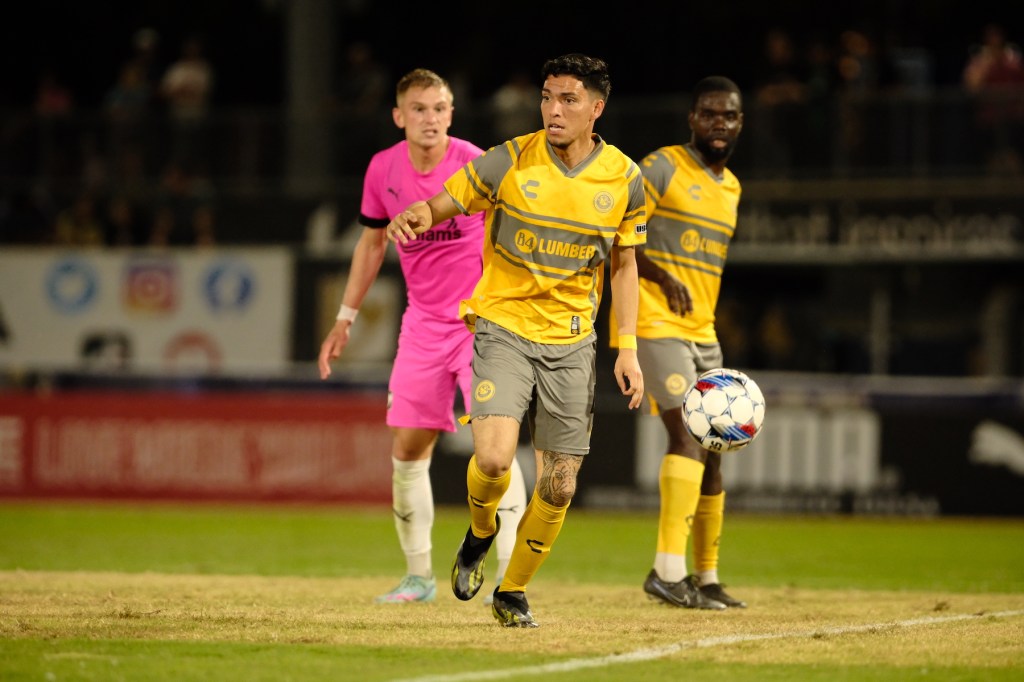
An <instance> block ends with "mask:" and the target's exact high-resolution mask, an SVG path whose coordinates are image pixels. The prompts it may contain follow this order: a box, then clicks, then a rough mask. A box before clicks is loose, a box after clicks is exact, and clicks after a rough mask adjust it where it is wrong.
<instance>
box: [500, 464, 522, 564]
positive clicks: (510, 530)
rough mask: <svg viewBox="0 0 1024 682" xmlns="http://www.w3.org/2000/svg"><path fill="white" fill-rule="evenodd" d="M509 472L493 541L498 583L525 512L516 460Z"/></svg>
mask: <svg viewBox="0 0 1024 682" xmlns="http://www.w3.org/2000/svg"><path fill="white" fill-rule="evenodd" d="M511 470H512V480H511V481H509V484H508V490H506V491H505V495H504V496H503V497H502V498H501V501H500V502H498V516H500V517H501V529H500V530H499V531H498V537H496V538H495V539H494V545H495V556H496V557H497V559H498V570H497V571H495V574H494V575H495V576H496V578H497V580H498V581H500V580H501V578H502V576H504V575H505V568H506V567H507V566H508V562H509V559H511V558H512V550H513V549H514V548H515V546H516V529H517V528H518V527H519V521H520V520H521V519H522V518H523V512H525V511H526V481H525V480H524V479H523V470H522V469H521V468H520V466H519V460H518V459H513V460H512V466H511Z"/></svg>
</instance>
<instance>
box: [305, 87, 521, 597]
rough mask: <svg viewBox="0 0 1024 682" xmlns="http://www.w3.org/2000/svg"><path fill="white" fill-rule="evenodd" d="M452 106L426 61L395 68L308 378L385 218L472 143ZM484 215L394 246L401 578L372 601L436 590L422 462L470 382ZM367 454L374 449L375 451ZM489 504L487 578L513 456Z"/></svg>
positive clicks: (338, 336) (355, 304) (509, 516)
mask: <svg viewBox="0 0 1024 682" xmlns="http://www.w3.org/2000/svg"><path fill="white" fill-rule="evenodd" d="M453 111H454V106H453V96H452V91H451V87H450V86H449V84H448V83H447V81H445V80H444V79H443V78H441V77H440V76H439V75H437V74H436V73H434V72H432V71H429V70H427V69H415V70H413V71H411V72H410V73H408V74H406V75H405V76H403V77H402V78H401V79H400V80H399V81H398V85H397V88H396V106H395V107H394V109H393V110H392V116H393V118H394V122H395V125H396V126H398V127H399V128H402V129H404V131H405V139H404V140H403V141H401V142H399V143H397V144H395V145H393V146H391V147H389V148H387V149H384V150H382V151H380V152H378V153H377V154H375V155H374V156H373V158H372V159H371V160H370V164H369V166H368V167H367V170H366V175H365V179H364V183H363V197H362V205H361V207H360V215H359V223H360V224H361V225H363V232H362V235H361V236H360V238H359V242H358V244H357V245H356V248H355V251H354V253H353V254H352V267H351V270H350V271H349V275H348V281H347V282H346V284H345V292H344V295H343V297H342V304H341V308H340V310H339V312H338V318H337V322H336V323H335V324H334V327H333V328H332V329H331V331H330V332H329V333H328V334H327V337H326V338H325V339H324V341H323V343H322V344H321V346H320V356H319V360H318V364H319V368H320V378H321V379H326V378H327V377H329V376H330V374H331V367H330V362H331V360H333V359H336V358H338V357H340V356H341V353H342V352H343V351H344V349H345V346H346V344H347V343H348V340H349V333H350V331H351V328H352V325H353V324H354V323H355V321H356V317H357V313H358V311H359V306H360V304H361V303H362V301H363V298H364V297H365V296H366V292H367V291H368V290H369V288H370V286H371V285H372V284H373V282H374V280H376V278H377V274H378V273H379V272H380V267H381V264H382V263H383V262H384V256H385V253H386V251H387V247H388V239H387V235H386V233H385V229H384V228H385V227H387V225H388V223H389V222H390V220H391V218H392V217H393V216H395V215H396V214H398V213H400V212H401V211H402V210H403V209H404V208H405V207H406V206H408V205H409V204H410V203H412V202H414V201H417V200H421V199H427V198H429V197H431V196H433V195H434V194H436V193H437V192H438V191H440V189H441V187H442V185H443V183H444V181H445V180H447V179H448V178H449V177H450V176H451V175H452V174H453V173H455V172H456V171H457V170H459V169H460V168H461V167H462V166H464V165H465V164H466V163H467V162H468V161H469V160H471V159H474V158H476V157H477V156H479V155H480V154H481V153H482V150H481V149H480V148H479V147H477V146H476V145H474V144H471V143H469V142H467V141H465V140H461V139H459V138H455V137H451V136H450V135H448V128H449V127H450V126H451V124H452V113H453ZM483 236H484V218H483V214H482V213H477V214H475V215H471V216H463V215H458V216H456V217H454V218H452V219H451V220H448V221H445V222H444V223H441V224H439V225H436V226H435V227H434V228H433V229H431V230H430V231H429V232H427V233H425V234H423V235H422V236H421V237H420V239H418V240H416V241H414V242H410V243H408V244H399V245H397V249H398V256H399V262H400V263H401V267H402V275H403V276H404V278H405V285H406V292H407V296H408V305H407V306H406V309H405V312H404V314H403V315H402V327H401V332H400V333H399V338H398V352H397V354H396V356H395V362H394V366H393V368H392V371H391V377H390V380H389V382H388V407H387V424H388V426H389V427H390V428H391V432H392V446H391V459H392V465H393V474H392V507H393V511H394V517H395V528H396V529H397V531H398V539H399V544H400V545H401V547H402V551H403V552H404V554H405V558H406V575H405V577H404V578H403V579H402V581H401V582H400V583H399V585H398V586H397V587H395V588H394V589H393V590H391V591H390V592H388V593H386V594H383V595H381V596H379V597H377V601H378V602H380V603H406V602H429V601H433V600H434V598H435V596H436V583H435V580H434V574H433V567H432V561H431V550H432V543H431V531H432V528H433V522H434V500H433V492H432V488H431V484H430V461H431V457H432V456H433V452H434V447H435V445H436V444H437V439H438V436H439V434H440V432H441V431H449V432H454V431H455V430H456V422H455V417H454V414H453V409H452V408H453V405H454V401H455V391H456V388H458V389H459V392H460V393H461V394H462V399H463V405H464V408H465V412H466V413H468V412H469V401H468V399H467V397H468V396H469V395H470V391H471V389H472V378H473V373H472V368H471V362H472V359H473V334H472V333H471V332H470V331H469V330H468V329H467V328H466V325H465V323H464V322H463V321H462V320H461V319H459V317H458V313H459V302H460V301H461V300H462V299H465V298H469V297H470V296H471V294H472V292H473V288H474V286H475V285H476V283H477V281H478V280H479V279H480V274H481V271H482V258H483V256H482V250H483ZM375 454H376V453H375ZM513 469H514V471H513V483H512V485H511V486H510V487H509V490H508V492H507V493H506V494H505V496H504V497H503V498H502V501H501V504H500V505H499V513H501V515H502V517H503V518H502V525H503V528H505V529H506V531H505V532H503V533H500V534H499V535H498V538H497V558H498V571H497V575H498V580H499V581H500V580H501V576H502V575H503V573H504V568H505V566H506V565H507V564H508V559H509V557H510V556H511V554H512V544H513V543H514V541H515V532H516V526H517V525H518V524H519V519H520V518H521V517H522V514H523V511H524V509H525V507H526V489H525V484H524V481H523V475H522V472H521V470H520V469H519V466H518V463H513Z"/></svg>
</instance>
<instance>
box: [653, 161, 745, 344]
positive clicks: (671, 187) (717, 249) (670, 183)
mask: <svg viewBox="0 0 1024 682" xmlns="http://www.w3.org/2000/svg"><path fill="white" fill-rule="evenodd" d="M641 166H642V168H643V174H644V189H645V191H646V194H647V214H648V220H647V226H648V234H647V246H646V247H645V248H644V253H645V254H646V255H647V257H648V258H650V259H651V260H652V261H653V262H654V263H655V264H657V265H658V266H659V267H661V268H662V269H663V270H665V271H667V272H668V273H669V274H671V275H672V276H673V277H675V278H676V279H678V280H679V281H680V282H682V283H683V284H685V285H686V286H687V288H688V289H689V290H690V295H691V296H692V297H693V312H692V313H687V314H686V315H684V316H679V315H676V314H675V313H673V312H672V311H671V310H670V309H669V307H668V301H667V300H666V298H665V295H664V294H663V293H662V292H661V287H659V286H658V285H657V284H655V283H654V282H651V281H650V280H647V279H643V278H641V279H640V310H639V314H638V319H637V332H636V333H637V336H640V337H643V338H649V339H657V338H684V339H687V340H690V341H696V342H698V343H714V342H716V341H717V340H718V337H717V336H716V334H715V307H716V306H717V305H718V294H719V291H720V289H721V284H722V270H723V269H724V268H725V260H726V257H727V256H728V253H729V244H730V242H731V241H732V236H733V232H734V231H735V229H736V216H737V209H738V207H739V202H740V191H741V188H740V182H739V180H737V179H736V176H735V175H733V174H732V172H731V171H730V170H729V169H725V172H724V173H723V175H722V176H721V177H719V176H718V175H716V174H715V173H714V171H712V170H711V169H709V168H708V167H707V166H705V165H704V164H703V163H702V162H701V160H700V158H699V156H698V155H697V152H696V151H694V150H693V149H692V148H691V147H690V146H689V145H673V146H668V147H662V148H661V149H658V150H657V151H655V152H652V153H651V154H648V155H647V157H645V158H644V160H643V161H642V162H641Z"/></svg>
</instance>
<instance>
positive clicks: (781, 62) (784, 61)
mask: <svg viewBox="0 0 1024 682" xmlns="http://www.w3.org/2000/svg"><path fill="white" fill-rule="evenodd" d="M763 56H764V59H763V60H761V62H759V64H760V67H761V73H760V74H759V75H758V76H757V80H756V86H755V100H756V102H757V117H756V121H757V123H756V128H755V130H756V131H757V134H756V135H755V136H754V141H755V145H754V146H755V155H756V157H757V163H758V166H759V167H761V168H764V169H765V170H768V171H773V172H780V171H788V170H789V169H790V166H791V165H792V158H791V157H792V151H791V150H792V149H793V146H794V145H793V140H796V139H798V138H799V136H800V135H801V129H802V122H801V121H800V119H799V118H798V116H797V114H798V113H799V112H800V111H801V108H800V107H801V105H802V103H803V101H804V97H805V85H804V77H803V74H802V73H801V68H800V61H799V52H798V51H797V47H796V44H795V42H794V41H793V38H792V36H791V35H790V34H789V32H787V31H785V30H783V29H781V28H772V29H770V30H769V31H768V32H767V33H766V34H765V37H764V55H763Z"/></svg>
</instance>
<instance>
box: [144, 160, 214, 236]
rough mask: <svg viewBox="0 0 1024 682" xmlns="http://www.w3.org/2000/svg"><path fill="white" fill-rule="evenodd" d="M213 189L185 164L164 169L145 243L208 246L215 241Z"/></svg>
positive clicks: (176, 164) (175, 164)
mask: <svg viewBox="0 0 1024 682" xmlns="http://www.w3.org/2000/svg"><path fill="white" fill-rule="evenodd" d="M213 228H214V213H213V189H212V187H211V185H210V184H209V182H207V181H206V180H205V179H203V178H201V177H200V176H198V175H197V174H195V172H194V171H192V169H191V168H190V167H189V166H188V165H186V164H181V163H176V162H171V164H170V165H168V166H167V168H166V169H165V170H164V174H163V177H162V179H161V186H160V191H159V194H158V196H157V200H156V206H155V208H154V212H153V224H152V227H151V229H150V232H149V238H148V239H147V242H148V243H149V244H150V245H151V246H189V245H209V244H212V243H214V242H215V234H214V229H213Z"/></svg>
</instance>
